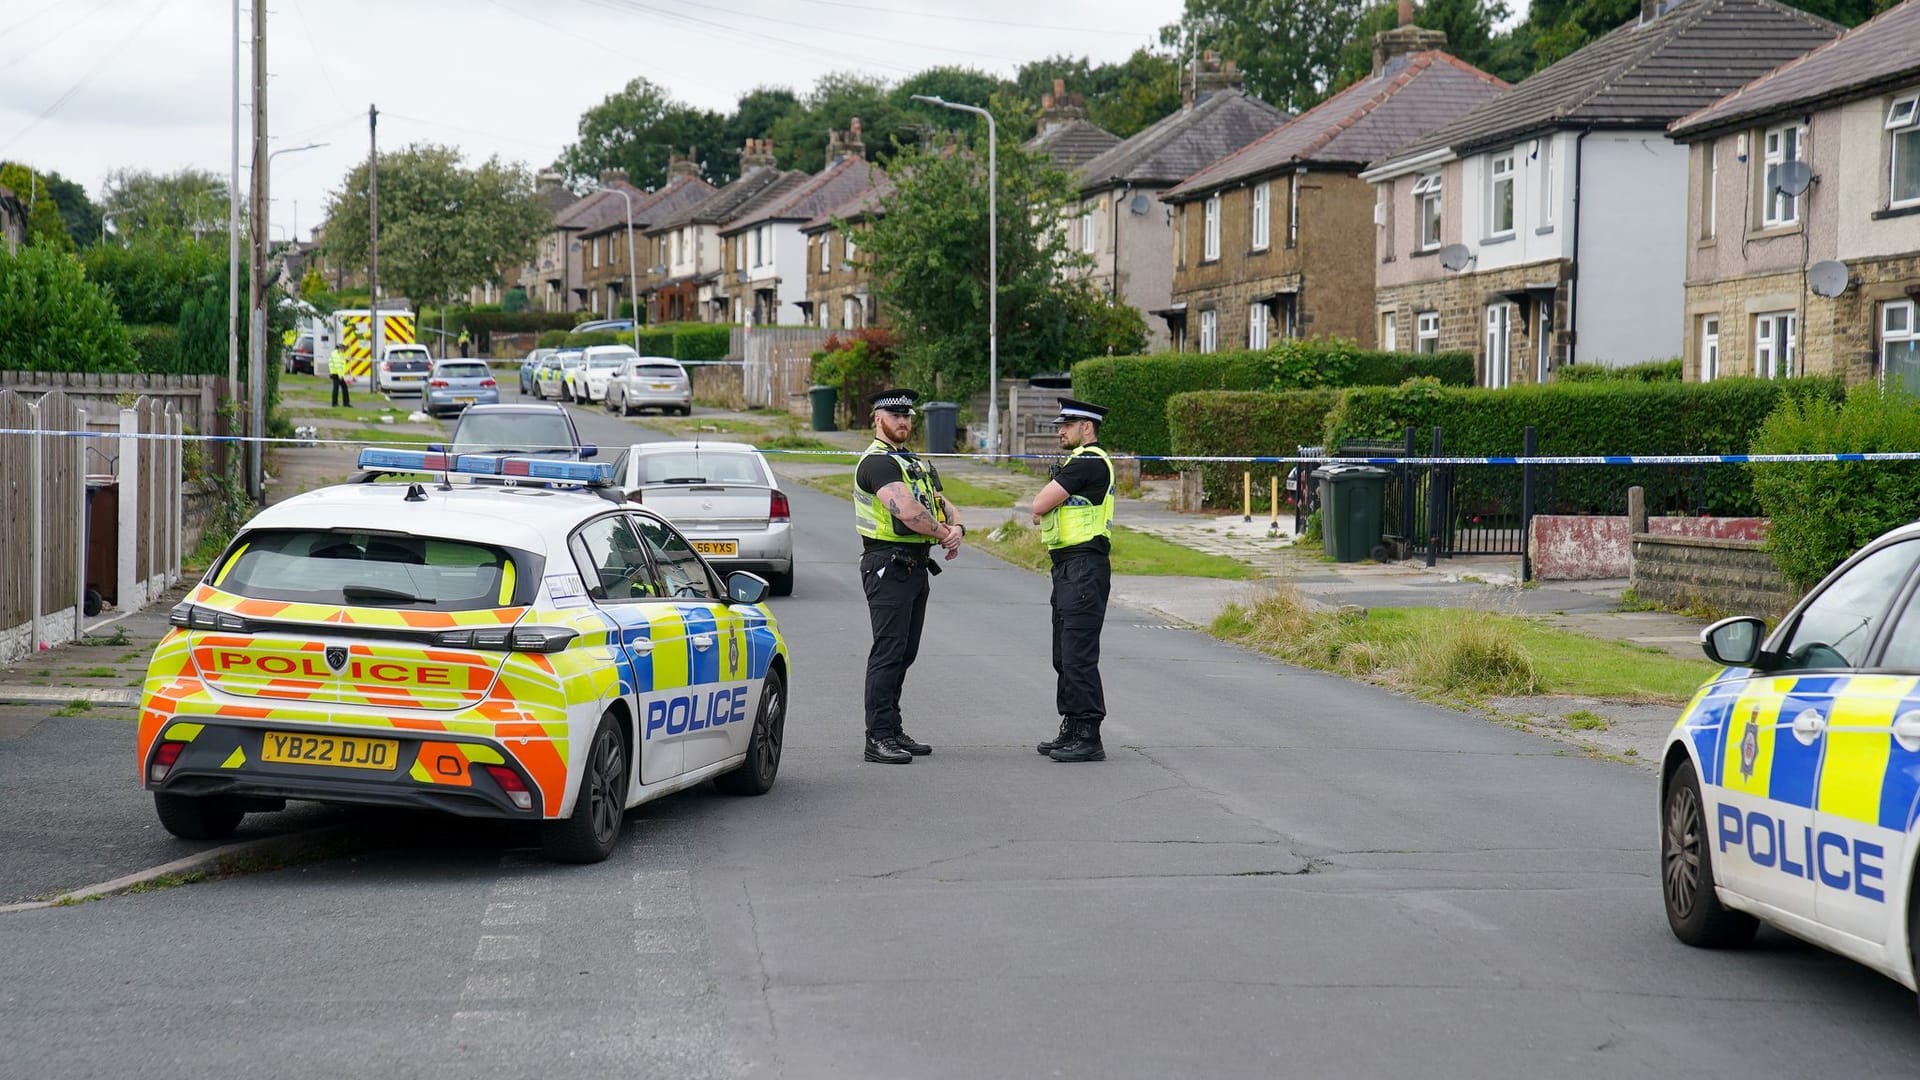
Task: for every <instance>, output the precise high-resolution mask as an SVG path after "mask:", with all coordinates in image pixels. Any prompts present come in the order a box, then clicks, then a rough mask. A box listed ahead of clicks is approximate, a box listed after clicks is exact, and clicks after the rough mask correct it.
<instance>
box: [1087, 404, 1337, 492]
mask: <svg viewBox="0 0 1920 1080" xmlns="http://www.w3.org/2000/svg"><path fill="white" fill-rule="evenodd" d="M1344 392H1345V391H1342V390H1337V389H1334V388H1332V387H1319V388H1316V389H1313V390H1283V391H1279V392H1277V393H1274V392H1264V391H1232V390H1204V391H1199V392H1194V393H1185V394H1175V395H1174V396H1173V397H1172V398H1171V399H1169V400H1168V401H1167V427H1168V429H1169V431H1170V433H1171V435H1172V439H1173V452H1174V453H1175V454H1194V455H1198V456H1205V457H1212V456H1225V457H1264V456H1280V455H1286V454H1292V453H1293V452H1294V450H1295V449H1296V448H1298V447H1301V446H1312V445H1315V444H1317V443H1318V442H1319V441H1320V438H1321V435H1322V433H1323V432H1324V431H1325V429H1326V426H1327V414H1328V413H1329V412H1331V411H1332V409H1333V406H1334V403H1335V402H1337V401H1338V400H1339V399H1340V395H1341V394H1342V393H1344ZM1103 427H1104V425H1103ZM1101 442H1102V443H1103V444H1104V443H1105V442H1106V432H1105V431H1104V430H1103V431H1102V432H1101ZM1186 467H1188V468H1192V467H1194V466H1186ZM1290 467H1291V466H1287V465H1253V466H1246V465H1237V464H1229V463H1216V464H1202V465H1199V466H1198V468H1199V469H1200V473H1201V476H1202V477H1203V483H1204V484H1205V487H1206V501H1207V504H1208V505H1209V506H1238V505H1239V504H1240V484H1241V480H1240V474H1241V473H1243V472H1247V471H1249V469H1251V471H1252V473H1253V487H1254V496H1253V502H1254V505H1255V506H1265V505H1267V501H1268V496H1269V494H1270V492H1271V490H1272V484H1271V480H1272V478H1273V477H1275V476H1278V477H1279V479H1280V481H1281V484H1282V489H1283V497H1284V486H1285V483H1286V477H1287V470H1288V469H1289V468H1290Z"/></svg>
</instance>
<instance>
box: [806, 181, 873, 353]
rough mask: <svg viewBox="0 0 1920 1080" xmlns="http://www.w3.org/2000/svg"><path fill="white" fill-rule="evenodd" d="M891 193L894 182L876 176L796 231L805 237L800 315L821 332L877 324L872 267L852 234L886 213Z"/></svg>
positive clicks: (853, 328) (854, 328)
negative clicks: (803, 297) (803, 296)
mask: <svg viewBox="0 0 1920 1080" xmlns="http://www.w3.org/2000/svg"><path fill="white" fill-rule="evenodd" d="M892 194H893V181H891V180H889V179H887V175H886V174H885V173H882V172H876V173H875V174H874V180H873V186H872V187H870V188H868V189H867V190H866V191H863V192H861V193H860V194H859V195H856V196H855V197H854V198H852V199H851V200H849V201H847V202H844V203H841V204H840V205H839V206H835V207H833V208H831V209H829V210H827V211H825V212H824V213H821V214H819V215H817V216H815V217H814V218H813V220H811V221H809V222H807V223H806V224H805V225H802V226H801V227H800V232H801V233H802V234H803V235H805V236H806V238H807V299H806V302H805V304H804V307H805V314H806V317H807V321H809V322H811V323H813V324H814V325H816V326H818V327H820V328H821V329H822V330H827V329H840V330H856V329H859V328H860V327H862V326H874V325H878V324H879V323H880V321H881V318H880V305H879V303H878V302H877V301H876V299H875V298H874V295H873V288H872V286H873V268H872V267H871V266H869V265H867V263H866V262H865V261H864V260H862V259H861V258H860V250H859V244H858V242H857V241H856V240H855V239H854V234H855V233H856V232H858V231H859V229H860V227H861V226H862V225H864V224H866V223H867V222H868V221H870V220H872V219H873V218H875V217H878V216H879V215H881V214H882V213H885V212H886V205H885V204H886V200H887V197H888V196H890V195H892Z"/></svg>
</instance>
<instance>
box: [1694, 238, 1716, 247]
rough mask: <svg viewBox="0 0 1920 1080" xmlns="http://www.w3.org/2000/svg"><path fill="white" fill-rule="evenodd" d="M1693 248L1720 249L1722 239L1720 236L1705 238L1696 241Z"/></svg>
mask: <svg viewBox="0 0 1920 1080" xmlns="http://www.w3.org/2000/svg"><path fill="white" fill-rule="evenodd" d="M1693 246H1694V247H1695V248H1710V247H1719V246H1720V238H1719V237H1718V236H1703V237H1701V238H1700V239H1698V240H1695V241H1694V242H1693Z"/></svg>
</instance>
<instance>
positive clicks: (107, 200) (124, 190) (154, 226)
mask: <svg viewBox="0 0 1920 1080" xmlns="http://www.w3.org/2000/svg"><path fill="white" fill-rule="evenodd" d="M100 209H101V217H102V218H103V219H111V223H110V224H109V226H108V227H109V229H110V231H112V232H113V233H114V234H115V235H117V236H122V237H125V236H132V235H134V234H137V233H171V234H175V235H179V234H189V235H192V236H195V237H200V236H205V235H207V234H210V233H214V234H218V235H220V236H222V237H224V236H226V234H227V182H226V181H225V180H222V179H221V178H220V177H218V176H216V175H214V174H213V173H210V172H207V171H205V170H202V169H181V170H180V171H179V172H174V173H151V172H146V171H144V170H140V169H116V170H114V171H113V172H111V173H108V174H107V180H106V183H105V185H104V186H102V188H101V191H100ZM246 212H247V208H246V206H245V204H244V203H243V204H242V205H241V207H240V213H241V214H242V216H244V215H245V214H246Z"/></svg>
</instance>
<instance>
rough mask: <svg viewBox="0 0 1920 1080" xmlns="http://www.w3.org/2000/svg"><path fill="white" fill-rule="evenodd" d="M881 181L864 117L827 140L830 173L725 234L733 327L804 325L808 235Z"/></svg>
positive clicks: (725, 281)
mask: <svg viewBox="0 0 1920 1080" xmlns="http://www.w3.org/2000/svg"><path fill="white" fill-rule="evenodd" d="M881 176H882V173H881V172H880V168H879V166H877V165H874V164H872V163H870V162H868V161H867V147H866V144H865V143H863V142H861V140H860V118H859V117H854V119H853V122H852V124H850V125H849V126H848V129H847V130H845V131H832V132H828V134H827V162H826V168H824V169H822V170H821V171H820V172H818V173H815V174H814V175H813V176H812V177H811V178H810V179H808V180H807V182H806V183H804V184H801V185H799V186H798V187H795V188H793V189H792V190H791V191H788V192H787V193H785V194H784V195H781V196H779V197H777V198H771V199H765V200H762V201H761V202H759V203H758V204H757V206H756V208H754V209H752V210H749V211H746V212H743V213H741V214H740V215H739V216H738V217H735V218H734V219H733V220H732V221H729V222H728V223H726V224H725V225H724V226H722V227H721V229H720V243H721V258H722V261H723V265H725V266H727V267H729V268H730V269H729V270H728V271H727V272H725V273H723V274H722V275H721V291H722V292H723V293H724V294H725V296H726V302H727V312H728V314H727V321H728V322H733V323H741V324H746V323H748V322H749V321H751V323H752V325H755V326H765V325H768V324H771V323H803V322H806V321H807V315H808V313H809V311H810V310H811V308H810V305H809V304H808V302H807V275H808V255H809V242H808V239H807V236H806V235H805V234H804V233H803V232H802V231H801V230H802V228H803V227H804V226H805V225H806V224H807V223H808V222H810V221H812V220H813V219H814V218H815V217H817V216H819V215H820V214H821V213H823V212H825V211H827V210H829V209H831V208H833V207H836V206H840V205H842V204H844V203H846V202H847V201H849V200H851V199H854V198H857V197H858V196H860V195H862V194H864V193H865V192H867V191H868V190H870V189H871V188H872V187H873V185H874V183H875V181H876V180H877V179H878V178H880V177H881Z"/></svg>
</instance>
